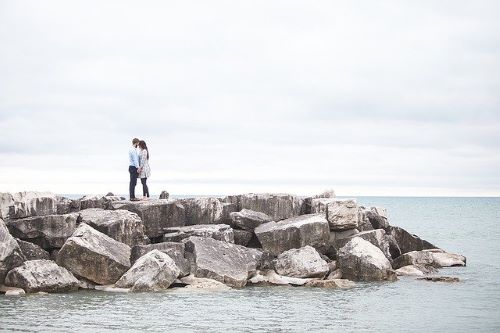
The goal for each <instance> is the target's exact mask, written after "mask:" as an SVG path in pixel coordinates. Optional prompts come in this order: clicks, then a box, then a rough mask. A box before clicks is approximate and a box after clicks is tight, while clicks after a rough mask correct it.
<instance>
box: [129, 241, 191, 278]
mask: <svg viewBox="0 0 500 333" xmlns="http://www.w3.org/2000/svg"><path fill="white" fill-rule="evenodd" d="M184 247H185V245H184V243H173V242H163V243H156V244H148V245H136V246H134V247H132V250H131V254H130V262H131V263H132V264H133V263H135V262H136V261H137V259H139V258H140V257H142V256H143V255H145V254H146V253H148V252H150V251H152V250H158V251H160V252H163V253H165V254H167V255H168V256H169V257H170V258H172V259H173V260H174V261H175V264H176V265H177V267H179V269H180V271H181V272H180V275H181V276H186V275H188V274H189V273H190V270H191V264H190V263H189V261H188V260H187V259H186V258H185V257H184V251H185V250H184Z"/></svg>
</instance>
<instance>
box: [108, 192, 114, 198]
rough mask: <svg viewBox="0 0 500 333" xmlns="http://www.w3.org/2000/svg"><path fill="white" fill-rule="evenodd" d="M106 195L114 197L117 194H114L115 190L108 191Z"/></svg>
mask: <svg viewBox="0 0 500 333" xmlns="http://www.w3.org/2000/svg"><path fill="white" fill-rule="evenodd" d="M106 196H107V197H114V196H115V195H114V194H113V192H108V193H106Z"/></svg>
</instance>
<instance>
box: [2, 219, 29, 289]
mask: <svg viewBox="0 0 500 333" xmlns="http://www.w3.org/2000/svg"><path fill="white" fill-rule="evenodd" d="M24 261H26V257H25V256H24V254H23V253H22V251H21V248H20V247H19V244H18V243H17V242H16V240H15V239H14V237H12V235H11V234H10V233H9V230H8V229H7V227H6V226H5V223H4V221H3V220H2V219H0V284H2V283H3V281H4V279H5V275H7V273H8V272H9V271H10V270H11V269H13V268H15V267H18V266H21V265H22V264H23V262H24Z"/></svg>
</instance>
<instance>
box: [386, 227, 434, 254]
mask: <svg viewBox="0 0 500 333" xmlns="http://www.w3.org/2000/svg"><path fill="white" fill-rule="evenodd" d="M386 232H387V234H388V235H392V236H393V237H394V239H395V240H396V242H397V244H398V246H399V249H400V250H401V253H407V252H412V251H422V250H426V249H436V248H437V247H436V246H434V245H433V244H431V243H429V242H428V241H426V240H423V239H421V238H420V237H418V236H416V235H412V234H410V233H409V232H408V231H406V230H405V229H403V228H400V227H393V226H389V227H388V228H387V229H386Z"/></svg>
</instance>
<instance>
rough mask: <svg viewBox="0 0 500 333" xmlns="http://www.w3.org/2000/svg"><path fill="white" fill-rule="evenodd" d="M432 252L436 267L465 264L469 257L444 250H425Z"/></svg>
mask: <svg viewBox="0 0 500 333" xmlns="http://www.w3.org/2000/svg"><path fill="white" fill-rule="evenodd" d="M424 251H429V252H431V253H432V258H433V259H434V266H436V267H452V266H465V265H466V263H467V259H466V258H465V257H464V256H463V255H460V254H455V253H448V252H445V251H443V250H424Z"/></svg>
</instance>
